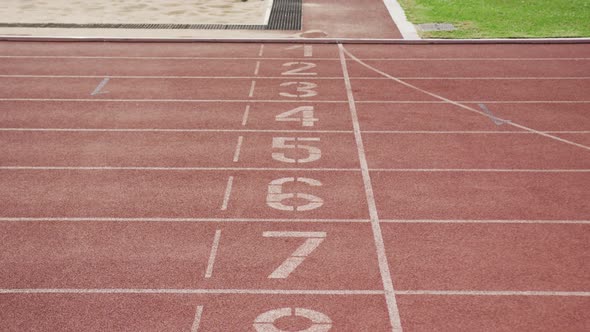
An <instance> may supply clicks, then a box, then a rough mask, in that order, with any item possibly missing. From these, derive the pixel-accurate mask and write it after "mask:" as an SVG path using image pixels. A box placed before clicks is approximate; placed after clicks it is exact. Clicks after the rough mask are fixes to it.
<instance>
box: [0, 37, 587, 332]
mask: <svg viewBox="0 0 590 332" xmlns="http://www.w3.org/2000/svg"><path fill="white" fill-rule="evenodd" d="M589 173H590V46H589V45H584V44H578V45H575V44H572V45H528V46H523V45H462V46H459V45H438V46H435V45H297V44H265V45H261V44H205V43H199V44H124V43H89V44H88V43H87V44H78V43H50V44H48V43H19V42H4V43H1V44H0V205H1V206H0V239H1V241H0V266H1V267H2V268H1V269H0V325H1V326H0V329H1V330H2V331H58V330H59V331H82V330H84V331H191V332H194V331H259V332H273V331H275V332H276V331H309V332H324V331H401V330H402V329H403V330H406V331H460V330H465V331H467V330H469V331H485V330H489V331H492V330H493V331H503V330H514V331H525V330H526V331H533V330H546V331H582V330H589V329H590V315H589V313H588V308H590V297H589V296H590V264H589V263H588V262H589V261H590V248H589V246H588V243H590V204H589V203H588V202H590V190H589V188H590V174H589Z"/></svg>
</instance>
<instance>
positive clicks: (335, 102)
mask: <svg viewBox="0 0 590 332" xmlns="http://www.w3.org/2000/svg"><path fill="white" fill-rule="evenodd" d="M0 101H40V102H47V101H55V102H64V101H75V102H128V103H129V102H132V103H154V102H161V103H306V104H309V100H303V99H302V100H299V99H259V100H252V99H106V98H102V99H84V98H80V99H76V98H0ZM346 102H347V101H346V100H314V101H313V103H314V104H344V103H346ZM588 102H589V103H590V101H588ZM441 103H442V102H441ZM473 103H475V102H473Z"/></svg>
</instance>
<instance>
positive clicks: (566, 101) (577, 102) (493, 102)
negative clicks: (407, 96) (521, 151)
mask: <svg viewBox="0 0 590 332" xmlns="http://www.w3.org/2000/svg"><path fill="white" fill-rule="evenodd" d="M97 100H99V99H97ZM313 102H314V103H317V100H314V101H313ZM455 102H456V103H460V104H477V103H485V104H588V103H590V100H486V101H477V100H459V101H455ZM357 104H448V102H446V101H426V100H425V101H420V100H363V101H357Z"/></svg>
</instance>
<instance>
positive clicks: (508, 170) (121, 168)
mask: <svg viewBox="0 0 590 332" xmlns="http://www.w3.org/2000/svg"><path fill="white" fill-rule="evenodd" d="M0 170H10V171H21V170H31V171H33V170H40V171H65V170H76V171H125V170H133V171H313V172H361V169H360V168H297V167H149V166H146V167H141V166H0ZM369 171H371V172H490V173H493V172H498V173H520V172H522V173H587V172H590V169H587V168H579V169H571V168H568V169H542V168H539V169H530V168H528V169H524V168H523V169H518V168H513V169H511V168H369Z"/></svg>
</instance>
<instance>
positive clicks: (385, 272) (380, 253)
mask: <svg viewBox="0 0 590 332" xmlns="http://www.w3.org/2000/svg"><path fill="white" fill-rule="evenodd" d="M338 51H339V55H340V64H341V66H342V73H343V74H344V77H345V79H344V83H345V85H346V94H347V96H348V108H349V110H350V116H351V118H352V126H353V129H354V138H355V141H356V146H357V152H358V156H359V161H360V164H361V170H362V172H361V174H362V177H363V184H364V188H365V195H366V198H367V204H368V206H369V215H370V218H371V228H372V230H373V238H374V241H375V248H376V251H377V260H378V263H379V271H380V273H381V281H382V282H383V288H384V290H385V300H386V302H387V309H388V312H389V320H390V324H391V328H392V331H396V332H401V331H402V325H401V320H400V316H399V309H398V307H397V302H396V300H395V293H394V287H393V280H392V279H391V272H390V270H389V263H388V262H387V256H386V254H385V242H384V241H383V234H382V233H381V226H380V225H379V215H378V213H377V206H376V204H375V197H374V195H373V185H372V184H371V175H370V173H369V166H368V164H367V158H366V155H365V150H364V145H363V139H362V136H361V128H360V124H359V119H358V115H357V111H356V104H355V102H354V95H353V93H352V85H351V83H350V78H349V76H348V68H347V66H346V58H345V57H344V47H343V46H342V44H338Z"/></svg>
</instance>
